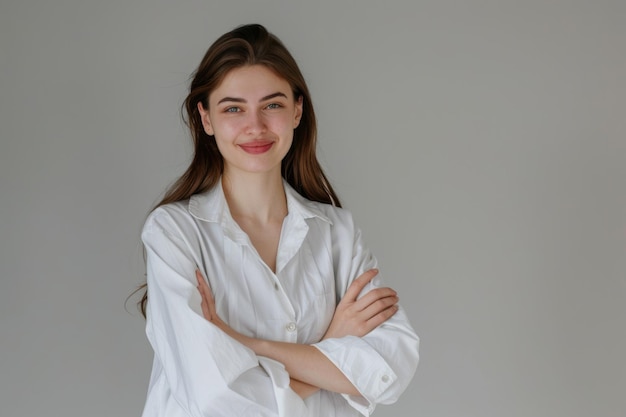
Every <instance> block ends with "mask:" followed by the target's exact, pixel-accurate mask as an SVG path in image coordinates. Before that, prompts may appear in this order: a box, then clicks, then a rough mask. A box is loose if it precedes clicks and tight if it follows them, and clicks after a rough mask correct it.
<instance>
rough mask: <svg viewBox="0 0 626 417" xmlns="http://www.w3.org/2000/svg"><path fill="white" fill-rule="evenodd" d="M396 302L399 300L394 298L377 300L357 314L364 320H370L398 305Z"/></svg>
mask: <svg viewBox="0 0 626 417" xmlns="http://www.w3.org/2000/svg"><path fill="white" fill-rule="evenodd" d="M398 301H399V299H398V297H396V296H390V297H384V298H379V299H378V300H376V301H375V302H373V303H372V304H370V305H369V306H368V307H367V308H366V309H364V310H363V311H361V313H359V315H360V317H362V318H363V319H364V320H371V319H372V318H373V317H375V316H377V315H378V314H380V313H381V312H382V311H385V310H387V309H388V308H389V307H392V306H394V305H396V304H398Z"/></svg>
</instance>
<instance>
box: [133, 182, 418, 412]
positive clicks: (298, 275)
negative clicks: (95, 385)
mask: <svg viewBox="0 0 626 417" xmlns="http://www.w3.org/2000/svg"><path fill="white" fill-rule="evenodd" d="M284 188H285V193H286V196H287V208H288V215H287V216H286V217H285V220H284V222H283V227H282V231H281V236H280V242H279V245H278V254H277V258H276V273H274V272H272V270H271V269H270V268H269V267H268V266H267V265H266V264H265V263H264V262H263V260H262V259H261V257H260V256H259V255H258V253H257V251H256V250H255V248H254V246H253V245H252V244H251V242H250V239H249V237H248V236H247V235H246V233H245V232H244V231H243V230H242V229H241V228H240V227H239V226H238V225H237V223H236V222H235V221H234V220H233V218H232V216H231V214H230V211H229V209H228V204H227V203H226V199H225V198H224V192H223V190H222V186H221V181H219V182H218V185H216V186H215V187H214V188H212V189H211V190H209V191H208V192H206V193H203V194H196V195H194V196H192V197H191V198H190V199H189V200H187V201H182V202H176V203H172V204H167V205H164V206H161V207H159V208H157V209H156V210H154V211H153V212H152V213H151V214H150V216H149V217H148V219H147V221H146V223H145V225H144V229H143V232H142V240H143V242H144V245H145V248H146V252H147V282H148V306H147V321H146V334H147V336H148V339H149V341H150V343H151V345H152V347H153V349H154V361H153V368H152V374H151V378H150V385H149V388H148V395H147V400H146V404H145V408H144V412H143V416H144V417H162V416H163V417H165V416H167V417H183V416H185V417H234V416H243V417H248V416H254V417H257V416H258V417H270V416H273V417H301V416H311V417H314V416H315V417H317V416H319V417H348V416H358V415H359V413H360V414H363V415H365V416H369V415H370V414H371V412H372V411H373V410H374V407H375V405H376V404H377V403H382V404H388V403H392V402H394V401H396V400H397V398H398V396H399V395H400V394H401V393H402V392H403V391H404V389H405V388H406V386H407V385H408V383H409V382H410V380H411V379H412V377H413V374H414V372H415V369H416V367H417V362H418V345H419V339H418V337H417V335H416V334H415V331H414V330H413V329H412V328H411V325H410V324H409V322H408V320H407V317H406V315H405V313H404V311H403V310H402V309H400V310H399V311H398V312H397V313H396V314H395V315H394V316H393V317H392V318H390V319H389V320H387V321H386V322H385V323H384V324H383V325H381V326H379V327H378V328H376V329H374V330H373V331H371V332H370V333H369V334H367V335H366V336H364V337H354V336H347V337H342V338H336V339H326V340H321V338H322V336H323V335H324V333H325V332H326V330H327V328H328V325H329V324H330V322H331V319H332V317H333V313H334V311H335V306H336V305H337V303H338V302H339V301H340V300H341V298H342V296H343V295H344V293H345V291H346V289H347V288H348V286H349V285H350V283H351V282H352V280H353V279H354V278H356V277H357V276H359V275H360V274H362V273H363V272H365V271H367V270H368V269H371V268H374V267H376V260H375V259H374V257H373V256H372V254H371V253H370V251H369V250H368V249H367V248H366V247H365V246H364V243H363V240H362V238H361V233H360V231H359V230H358V229H357V228H356V227H355V225H354V223H353V221H352V216H351V214H350V213H349V212H348V211H346V210H343V209H340V208H337V207H334V206H331V205H328V204H322V203H316V202H311V201H309V200H307V199H305V198H303V197H302V196H300V195H299V194H298V193H297V192H296V191H295V190H293V189H292V188H291V187H290V186H289V184H287V183H286V182H284ZM196 269H199V270H200V271H201V272H202V274H203V275H204V276H205V277H206V278H207V280H208V282H209V285H210V287H211V289H212V292H213V295H214V297H215V302H216V308H217V312H218V314H219V315H220V317H221V318H222V319H223V320H224V321H225V322H226V323H228V325H230V326H231V327H232V328H233V329H234V330H236V331H238V332H240V333H242V334H245V335H247V336H251V337H255V338H261V339H267V340H275V341H283V342H291V343H304V344H312V345H313V346H315V347H316V348H317V349H319V350H320V351H321V352H322V353H323V354H324V355H325V356H326V357H327V358H328V359H329V360H330V361H332V363H334V364H335V365H336V366H337V367H338V368H339V369H340V370H341V371H342V372H343V373H344V374H345V375H346V377H347V378H348V379H349V380H350V382H352V384H353V385H354V386H355V387H356V388H357V389H358V391H359V392H360V393H361V396H350V395H347V394H346V395H344V394H337V393H333V392H329V391H325V390H320V391H318V392H316V393H315V394H313V395H312V396H310V397H308V398H307V399H305V400H302V399H301V398H300V397H299V396H298V395H297V394H296V393H295V392H294V391H293V390H291V389H290V387H289V374H288V373H287V372H286V370H285V368H284V366H283V365H282V364H281V363H279V362H277V361H274V360H272V359H269V358H265V357H260V356H257V355H256V354H255V353H254V352H253V351H252V350H251V349H249V348H247V347H245V346H244V345H242V344H240V343H239V342H237V341H235V340H234V339H232V338H231V337H229V336H227V335H226V334H225V333H224V332H222V331H221V330H220V329H218V328H217V327H216V326H215V325H213V324H212V323H210V322H208V321H207V320H205V319H204V317H203V315H202V309H201V306H200V303H201V297H200V294H199V292H198V290H197V288H196V287H197V282H195V270H196ZM377 286H380V278H379V277H376V278H375V279H374V280H373V281H372V283H371V284H369V285H368V287H366V288H365V289H364V290H363V294H364V293H365V292H367V291H369V290H371V289H372V288H373V287H377Z"/></svg>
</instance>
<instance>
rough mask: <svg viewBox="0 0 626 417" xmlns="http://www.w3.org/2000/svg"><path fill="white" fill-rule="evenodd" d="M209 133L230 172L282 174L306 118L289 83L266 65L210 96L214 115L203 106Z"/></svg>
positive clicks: (239, 73) (244, 70)
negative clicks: (281, 169) (284, 160)
mask: <svg viewBox="0 0 626 417" xmlns="http://www.w3.org/2000/svg"><path fill="white" fill-rule="evenodd" d="M198 110H199V111H200V115H201V117H202V124H203V126H204V130H205V132H206V133H207V134H208V135H213V136H215V141H216V143H217V147H218V148H219V150H220V153H221V154H222V157H223V158H224V172H225V173H227V174H229V175H230V174H234V173H235V172H236V171H245V172H257V173H267V172H272V171H274V170H278V172H279V173H280V165H281V161H282V160H283V158H284V157H285V155H286V154H287V152H288V151H289V148H290V147H291V143H292V141H293V131H294V129H295V128H296V127H297V126H298V124H299V123H300V118H301V116H302V99H301V98H300V99H299V100H296V99H295V98H294V96H293V92H292V90H291V86H290V85H289V83H288V82H287V81H286V80H285V79H283V78H281V77H279V76H278V75H276V74H275V73H274V72H273V71H271V70H270V69H268V68H267V67H265V66H262V65H252V66H246V67H240V68H236V69H233V70H232V71H230V72H229V73H228V74H227V75H226V77H225V78H224V80H223V81H222V83H221V84H220V85H219V86H218V88H216V89H215V90H213V91H212V92H211V94H210V95H209V108H208V110H207V109H205V108H204V107H203V106H202V103H198Z"/></svg>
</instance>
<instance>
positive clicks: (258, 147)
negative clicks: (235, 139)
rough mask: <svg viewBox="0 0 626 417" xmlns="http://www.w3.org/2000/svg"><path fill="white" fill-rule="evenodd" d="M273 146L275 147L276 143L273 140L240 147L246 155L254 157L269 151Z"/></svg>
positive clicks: (250, 143)
mask: <svg viewBox="0 0 626 417" xmlns="http://www.w3.org/2000/svg"><path fill="white" fill-rule="evenodd" d="M272 146H274V142H272V141H271V140H258V141H254V142H248V143H242V144H240V145H239V147H240V148H241V149H242V150H243V151H244V152H246V153H250V154H253V155H258V154H262V153H265V152H267V151H269V150H270V149H271V148H272Z"/></svg>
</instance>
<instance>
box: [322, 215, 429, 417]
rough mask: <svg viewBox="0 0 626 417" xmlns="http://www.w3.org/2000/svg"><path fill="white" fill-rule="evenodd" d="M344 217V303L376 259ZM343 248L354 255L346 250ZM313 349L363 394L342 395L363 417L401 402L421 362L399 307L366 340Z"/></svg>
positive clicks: (340, 274)
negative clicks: (351, 289) (401, 395)
mask: <svg viewBox="0 0 626 417" xmlns="http://www.w3.org/2000/svg"><path fill="white" fill-rule="evenodd" d="M346 216H347V217H348V220H347V221H346V222H345V223H346V224H347V229H343V228H342V227H343V226H342V225H341V223H339V224H337V223H335V226H340V227H341V228H342V229H340V230H341V231H342V233H341V235H340V236H338V237H337V238H336V241H337V245H335V248H334V249H333V252H334V256H335V258H336V266H335V270H336V271H335V273H336V285H337V294H338V296H341V297H342V296H343V294H345V292H346V290H347V288H348V287H349V285H350V283H351V282H352V281H353V280H354V279H355V278H356V277H358V276H359V275H361V274H362V273H363V272H365V271H367V270H369V269H372V268H376V267H377V261H376V258H375V257H374V256H373V255H372V253H371V251H370V250H369V249H368V248H367V247H366V246H365V243H364V240H363V237H362V235H361V231H360V230H359V229H358V228H356V227H354V225H353V222H352V217H351V216H350V215H349V213H346ZM348 236H349V238H347V237H348ZM346 239H350V240H351V242H348V241H346ZM342 246H344V247H342ZM345 246H347V247H348V248H351V251H349V250H348V251H347V250H345ZM380 286H382V281H381V278H380V274H379V275H378V276H376V277H375V278H374V279H373V280H372V281H371V282H370V283H369V284H368V285H367V286H366V287H365V288H364V289H363V291H362V292H361V294H360V295H359V298H360V297H362V296H363V295H364V294H366V293H367V292H369V291H371V290H372V289H374V288H376V287H380ZM314 346H315V347H317V349H319V350H320V351H321V352H322V353H323V354H324V355H325V356H326V357H327V358H328V359H329V360H330V361H331V362H333V364H335V366H337V367H338V368H339V369H340V370H341V371H342V372H343V373H344V375H345V376H346V377H347V378H348V379H349V380H350V382H352V384H353V385H354V386H355V387H356V388H357V389H358V391H359V392H360V393H361V396H353V395H348V394H343V397H344V398H345V399H346V400H347V401H348V403H349V404H350V405H351V406H352V407H353V408H355V409H356V410H358V411H359V412H360V413H361V414H363V415H364V416H369V415H370V414H371V413H372V412H373V411H374V408H375V406H376V404H391V403H394V402H395V401H397V399H398V398H399V396H400V394H401V393H402V392H403V391H404V390H405V389H406V387H407V386H408V384H409V382H410V381H411V379H412V378H413V375H414V374H415V370H416V368H417V363H418V361H419V354H418V350H419V338H418V336H417V334H416V333H415V330H413V328H412V327H411V324H410V323H409V320H408V318H407V316H406V313H405V312H404V310H403V309H402V308H401V307H400V309H399V310H398V312H396V314H394V315H393V316H392V317H391V318H390V319H388V320H387V321H386V322H385V323H383V324H382V325H380V326H379V327H377V328H376V329H374V330H372V331H371V332H370V333H368V334H367V335H365V336H363V337H355V336H346V337H342V338H335V339H326V340H322V341H320V342H319V343H316V344H315V345H314Z"/></svg>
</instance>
